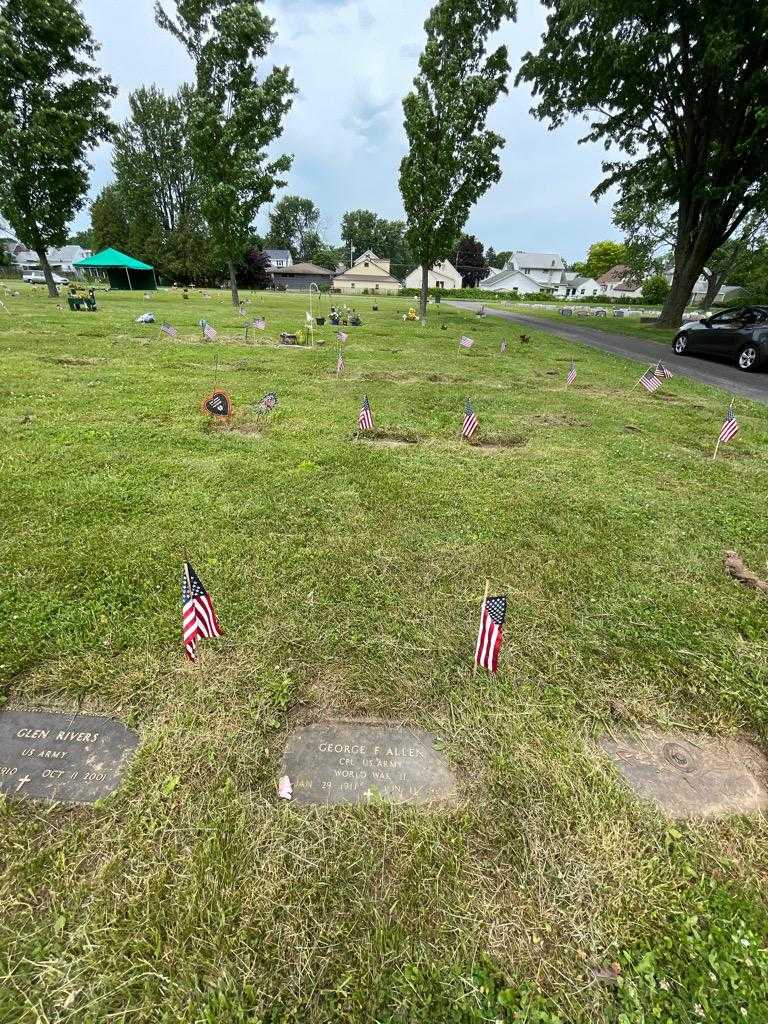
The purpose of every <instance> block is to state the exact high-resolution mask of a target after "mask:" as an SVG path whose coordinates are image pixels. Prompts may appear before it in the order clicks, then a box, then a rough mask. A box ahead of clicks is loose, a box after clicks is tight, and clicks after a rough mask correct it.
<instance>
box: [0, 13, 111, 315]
mask: <svg viewBox="0 0 768 1024" xmlns="http://www.w3.org/2000/svg"><path fill="white" fill-rule="evenodd" d="M97 49H98V47H97V45H96V43H95V42H94V40H93V37H92V36H91V33H90V30H89V29H88V26H87V25H86V24H85V22H84V20H83V18H82V15H81V14H80V10H79V6H78V4H77V0H4V3H3V4H2V5H1V6H0V212H2V213H3V215H4V216H5V217H7V218H8V221H9V222H10V224H11V226H12V227H13V229H14V231H16V233H17V234H18V235H19V237H20V238H23V239H24V241H25V242H26V243H27V244H29V245H32V246H33V247H34V249H35V251H36V252H37V254H38V256H39V257H40V265H41V266H42V269H43V274H44V275H45V280H46V283H47V285H48V294H49V295H50V296H51V297H52V298H56V296H57V295H58V291H57V288H56V285H55V284H54V280H53V274H52V273H51V268H50V265H49V263H48V250H49V249H50V247H51V246H52V245H62V244H63V243H64V242H65V241H66V237H67V225H68V224H69V222H70V221H71V220H72V218H73V217H74V215H75V214H76V213H77V212H78V210H80V209H81V208H82V206H83V202H84V200H85V195H86V191H87V189H88V173H89V171H90V169H91V168H90V165H89V163H88V161H87V154H88V152H89V151H90V150H91V149H92V148H93V147H94V146H96V145H97V144H98V143H99V142H102V141H104V140H105V139H108V138H110V136H111V133H112V125H111V122H110V120H109V118H108V116H107V113H106V111H107V110H108V108H109V103H110V100H111V98H112V96H114V95H115V92H116V90H115V88H114V87H113V86H112V84H111V82H110V80H109V78H108V77H106V76H105V75H102V74H101V73H100V72H99V69H98V68H97V67H95V65H94V64H93V58H94V56H95V54H96V51H97Z"/></svg>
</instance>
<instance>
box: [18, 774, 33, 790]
mask: <svg viewBox="0 0 768 1024" xmlns="http://www.w3.org/2000/svg"><path fill="white" fill-rule="evenodd" d="M31 781H32V780H31V779H30V777H29V776H28V775H25V776H24V778H23V779H19V784H18V786H17V787H16V792H17V793H18V792H19V790H20V789H21V787H22V786H24V785H26V783H27V782H31Z"/></svg>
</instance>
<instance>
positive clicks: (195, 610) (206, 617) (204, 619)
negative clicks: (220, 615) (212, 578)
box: [181, 562, 221, 661]
mask: <svg viewBox="0 0 768 1024" xmlns="http://www.w3.org/2000/svg"><path fill="white" fill-rule="evenodd" d="M181 603H182V609H181V628H182V633H183V635H184V650H185V652H186V655H187V657H188V658H189V660H190V661H194V660H195V658H196V657H197V641H198V640H199V639H200V637H210V636H221V626H219V620H218V619H217V618H216V612H215V611H214V610H213V604H212V603H211V599H210V597H209V596H208V591H207V590H206V589H205V587H204V586H203V584H202V583H201V582H200V580H199V578H198V576H197V573H196V572H195V570H194V569H193V568H192V566H191V565H190V564H189V562H185V563H184V572H183V574H182V579H181Z"/></svg>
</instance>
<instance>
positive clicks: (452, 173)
mask: <svg viewBox="0 0 768 1024" xmlns="http://www.w3.org/2000/svg"><path fill="white" fill-rule="evenodd" d="M515 15H516V4H515V3H514V0H439V2H438V3H437V4H436V5H435V6H434V7H433V8H432V10H431V12H430V14H429V17H428V18H427V20H426V22H425V23H424V28H425V30H426V33H427V41H426V45H425V47H424V50H423V52H422V54H421V57H420V58H419V71H418V74H417V75H416V78H415V79H414V82H413V90H412V91H411V92H409V93H408V95H407V96H406V97H405V99H404V100H403V112H404V114H405V131H406V135H407V137H408V143H409V151H408V153H407V154H406V155H405V157H403V160H402V162H401V164H400V191H401V193H402V196H403V205H404V207H405V212H406V215H407V219H408V231H407V235H406V237H407V240H408V244H409V246H410V248H411V252H412V254H413V256H414V257H415V259H416V262H417V263H420V264H421V265H422V287H421V301H420V309H421V317H422V319H424V318H425V317H426V310H427V280H428V272H429V268H430V267H431V266H432V265H433V263H434V262H435V261H436V260H439V259H444V258H445V257H447V256H449V255H450V249H451V246H452V243H453V241H454V239H456V238H457V237H458V236H459V235H460V233H461V231H462V229H463V227H464V225H465V224H466V221H467V217H468V216H469V211H470V209H471V208H472V206H473V204H474V203H476V202H477V200H478V199H479V198H480V196H482V195H483V194H484V193H485V192H486V191H487V190H488V189H489V188H490V187H491V185H493V184H494V183H495V182H497V181H498V180H499V178H500V177H501V167H500V163H499V150H500V149H501V147H502V146H503V144H504V140H503V139H502V138H501V136H500V135H498V134H497V133H496V132H493V131H491V130H490V129H487V128H486V127H485V122H486V118H487V115H488V111H489V110H490V108H491V107H492V106H493V104H494V103H495V102H496V100H497V98H498V96H499V95H500V94H501V93H502V92H506V81H507V75H508V73H509V62H508V60H507V49H506V47H505V46H499V47H498V48H497V49H496V50H494V51H493V52H492V53H491V54H489V55H486V40H487V38H488V36H489V35H490V33H491V32H494V31H496V30H497V29H498V28H499V27H500V25H501V22H502V20H503V19H504V18H514V17H515Z"/></svg>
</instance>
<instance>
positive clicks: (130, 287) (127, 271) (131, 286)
mask: <svg viewBox="0 0 768 1024" xmlns="http://www.w3.org/2000/svg"><path fill="white" fill-rule="evenodd" d="M125 276H126V277H127V278H128V288H129V290H130V291H133V285H132V284H131V272H130V270H129V269H128V267H126V268H125Z"/></svg>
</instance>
